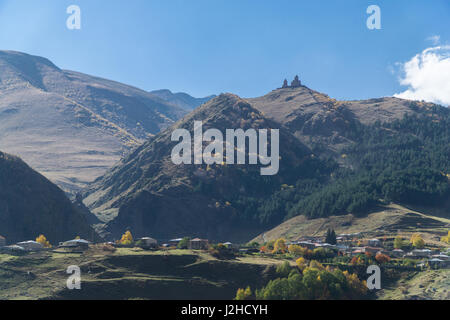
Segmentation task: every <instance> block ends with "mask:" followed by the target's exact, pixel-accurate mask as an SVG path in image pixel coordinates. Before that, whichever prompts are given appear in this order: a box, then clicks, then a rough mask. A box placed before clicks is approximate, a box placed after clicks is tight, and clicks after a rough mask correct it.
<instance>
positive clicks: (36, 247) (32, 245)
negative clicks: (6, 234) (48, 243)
mask: <svg viewBox="0 0 450 320" xmlns="http://www.w3.org/2000/svg"><path fill="white" fill-rule="evenodd" d="M16 245H17V246H19V247H22V248H24V249H25V251H41V250H43V249H44V246H43V245H42V244H41V243H39V242H36V241H31V240H30V241H23V242H19V243H16Z"/></svg>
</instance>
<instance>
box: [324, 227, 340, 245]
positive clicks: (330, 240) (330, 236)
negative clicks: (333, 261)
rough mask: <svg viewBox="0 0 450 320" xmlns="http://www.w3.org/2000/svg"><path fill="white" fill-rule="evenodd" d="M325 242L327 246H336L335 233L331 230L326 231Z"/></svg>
mask: <svg viewBox="0 0 450 320" xmlns="http://www.w3.org/2000/svg"><path fill="white" fill-rule="evenodd" d="M325 242H326V243H329V244H333V245H334V244H336V243H337V241H336V232H335V231H334V230H333V229H328V230H327V236H326V238H325Z"/></svg>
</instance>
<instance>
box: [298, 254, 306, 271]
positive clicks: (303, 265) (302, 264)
mask: <svg viewBox="0 0 450 320" xmlns="http://www.w3.org/2000/svg"><path fill="white" fill-rule="evenodd" d="M295 263H297V266H298V268H299V269H300V270H302V271H303V270H305V269H306V268H307V267H308V263H307V262H306V260H305V258H303V257H300V258H298V259H297V261H295Z"/></svg>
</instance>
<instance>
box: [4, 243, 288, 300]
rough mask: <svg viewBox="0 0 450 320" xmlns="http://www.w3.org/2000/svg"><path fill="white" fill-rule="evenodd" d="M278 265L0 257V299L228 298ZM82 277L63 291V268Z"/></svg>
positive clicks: (125, 252)
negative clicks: (79, 285) (74, 267)
mask: <svg viewBox="0 0 450 320" xmlns="http://www.w3.org/2000/svg"><path fill="white" fill-rule="evenodd" d="M279 263H281V261H280V260H276V259H270V258H261V257H242V258H238V259H235V260H230V261H220V260H217V259H215V258H214V257H212V256H210V255H209V254H208V253H206V252H200V251H198V252H197V251H195V252H194V251H189V250H170V251H156V252H152V251H143V250H140V249H122V248H121V249H118V250H117V251H116V252H115V253H105V252H103V251H102V250H100V249H90V250H89V251H88V252H86V253H85V254H68V253H64V254H62V253H53V252H42V253H36V254H31V255H28V256H22V257H11V256H6V255H0V299H5V300H6V299H7V300H16V299H20V300H22V299H200V300H201V299H232V298H234V296H235V293H236V290H237V289H238V288H240V287H244V286H247V285H251V286H252V287H260V286H262V285H264V284H265V282H266V281H267V279H266V276H265V272H267V267H268V266H270V265H276V264H279ZM71 265H77V266H79V267H80V268H81V272H82V275H81V277H82V289H81V290H72V291H71V290H67V289H66V281H67V278H68V276H69V275H68V274H66V270H67V267H69V266H71Z"/></svg>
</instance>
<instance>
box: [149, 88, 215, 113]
mask: <svg viewBox="0 0 450 320" xmlns="http://www.w3.org/2000/svg"><path fill="white" fill-rule="evenodd" d="M150 93H151V94H154V95H155V96H158V97H160V98H161V99H163V100H164V101H167V102H169V103H171V104H173V105H176V106H178V107H180V108H182V109H184V110H186V111H192V110H194V109H195V108H197V107H199V106H201V105H202V104H204V103H206V102H208V101H209V100H211V99H214V98H215V97H216V96H215V95H212V96H208V97H205V98H194V97H192V96H190V95H189V94H187V93H184V92H178V93H173V92H172V91H170V90H167V89H163V90H156V91H151V92H150Z"/></svg>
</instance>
